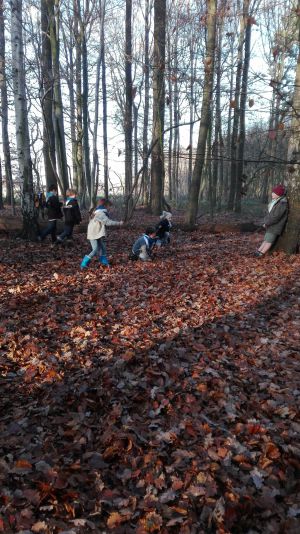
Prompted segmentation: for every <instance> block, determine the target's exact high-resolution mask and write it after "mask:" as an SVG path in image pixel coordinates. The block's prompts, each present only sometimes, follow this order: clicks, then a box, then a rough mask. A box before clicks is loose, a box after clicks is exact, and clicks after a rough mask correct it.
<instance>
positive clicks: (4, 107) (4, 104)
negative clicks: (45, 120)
mask: <svg viewBox="0 0 300 534" xmlns="http://www.w3.org/2000/svg"><path fill="white" fill-rule="evenodd" d="M0 91H1V110H0V113H1V125H2V143H3V155H4V169H5V176H6V201H7V202H8V204H10V206H11V208H12V211H13V213H15V203H14V189H13V180H12V170H11V155H10V145H9V137H8V99H7V81H6V58H5V35H4V12H3V0H0Z"/></svg>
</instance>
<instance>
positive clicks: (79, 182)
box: [74, 0, 86, 207]
mask: <svg viewBox="0 0 300 534" xmlns="http://www.w3.org/2000/svg"><path fill="white" fill-rule="evenodd" d="M79 8H80V5H79V4H78V0H74V35H75V42H76V45H75V46H76V61H75V85H76V180H75V187H76V189H77V190H78V196H79V198H80V205H81V206H82V207H85V198H86V185H85V180H84V172H83V146H82V140H83V126H82V78H81V67H82V64H81V60H82V36H81V31H80V17H79V15H78V9H79Z"/></svg>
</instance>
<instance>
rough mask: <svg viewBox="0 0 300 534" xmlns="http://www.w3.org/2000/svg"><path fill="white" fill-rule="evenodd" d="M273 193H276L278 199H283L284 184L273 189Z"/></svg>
mask: <svg viewBox="0 0 300 534" xmlns="http://www.w3.org/2000/svg"><path fill="white" fill-rule="evenodd" d="M272 193H275V195H277V196H278V197H283V195H285V187H284V185H282V184H278V185H275V187H273V189H272Z"/></svg>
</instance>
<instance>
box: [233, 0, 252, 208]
mask: <svg viewBox="0 0 300 534" xmlns="http://www.w3.org/2000/svg"><path fill="white" fill-rule="evenodd" d="M247 1H248V0H245V2H247ZM238 7H239V4H238ZM244 37H245V19H244V16H241V22H240V33H239V44H238V54H237V68H236V78H235V93H234V112H233V125H232V136H231V147H230V155H231V173H230V190H229V199H228V209H229V210H233V206H234V199H235V191H236V173H237V157H238V156H237V143H238V132H239V120H240V93H241V79H242V70H243V46H244Z"/></svg>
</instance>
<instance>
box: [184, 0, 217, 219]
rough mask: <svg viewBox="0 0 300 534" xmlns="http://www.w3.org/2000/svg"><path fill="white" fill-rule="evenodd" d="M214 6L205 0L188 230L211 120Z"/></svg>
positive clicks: (195, 210) (211, 0)
mask: <svg viewBox="0 0 300 534" xmlns="http://www.w3.org/2000/svg"><path fill="white" fill-rule="evenodd" d="M216 4H217V2H216V0H207V40H206V53H205V59H204V64H205V75H204V84H203V97H202V106H201V121H200V127H199V134H198V144H197V153H196V158H195V165H194V170H193V176H192V181H191V187H190V193H189V203H188V209H187V212H186V218H185V222H186V225H187V226H188V227H189V228H193V227H194V226H195V223H196V218H197V213H198V204H199V191H200V184H201V178H202V171H203V166H204V162H205V150H206V140H207V134H208V130H209V127H210V119H211V107H212V91H213V80H214V55H215V46H216Z"/></svg>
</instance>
